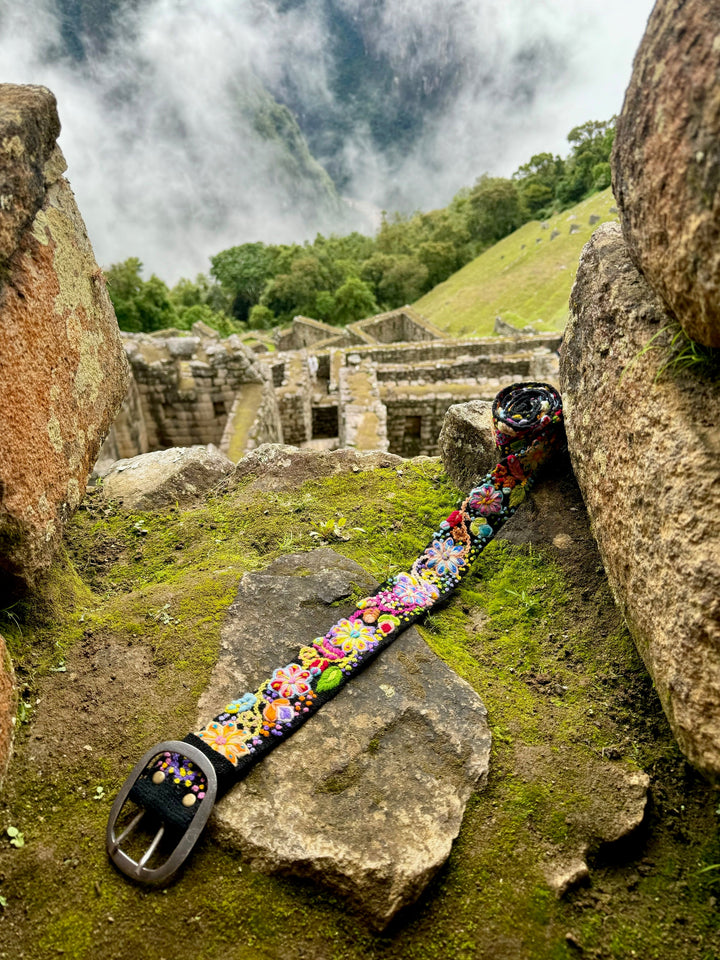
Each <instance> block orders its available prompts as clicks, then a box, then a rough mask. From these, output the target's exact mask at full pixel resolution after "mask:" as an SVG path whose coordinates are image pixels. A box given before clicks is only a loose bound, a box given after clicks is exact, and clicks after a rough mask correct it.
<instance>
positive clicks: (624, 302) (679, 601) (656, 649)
mask: <svg viewBox="0 0 720 960" xmlns="http://www.w3.org/2000/svg"><path fill="white" fill-rule="evenodd" d="M667 323H668V318H667V313H666V312H665V310H664V308H663V305H662V303H661V301H660V299H659V297H658V296H657V295H656V294H654V293H653V291H652V290H651V288H650V287H649V285H648V284H647V282H646V281H645V280H644V278H643V277H642V276H641V275H640V273H639V272H638V271H637V269H636V268H635V267H634V266H633V264H632V262H631V261H630V257H629V254H628V249H627V246H626V244H625V242H624V240H623V238H622V234H621V232H620V228H619V226H617V225H615V224H604V225H603V226H601V227H600V228H599V229H598V230H597V232H596V233H595V234H594V236H593V238H592V240H591V241H590V242H589V243H588V244H587V245H586V247H585V249H584V251H583V254H582V258H581V260H580V265H579V268H578V273H577V279H576V282H575V286H574V288H573V292H572V296H571V320H570V322H569V324H568V327H567V330H566V334H565V343H564V349H563V354H562V360H561V379H562V389H563V402H564V407H565V418H566V425H567V435H568V443H569V447H570V455H571V459H572V462H573V466H574V469H575V474H576V476H577V479H578V483H579V485H580V488H581V490H582V493H583V497H584V499H585V503H586V505H587V508H588V512H589V514H590V518H591V522H592V527H593V532H594V535H595V537H596V539H597V542H598V545H599V548H600V552H601V554H602V558H603V562H604V565H605V569H606V571H607V575H608V580H609V582H610V586H611V588H612V590H613V593H614V595H615V597H616V599H617V602H618V603H619V604H620V607H621V609H622V611H623V614H624V616H625V618H626V620H627V623H628V626H629V628H630V631H631V633H632V635H633V637H634V639H635V642H636V644H637V647H638V650H639V651H640V654H641V656H642V657H643V659H644V661H645V663H646V665H647V667H648V670H649V671H650V673H651V675H652V677H653V680H654V682H655V685H656V687H657V689H658V692H659V694H660V699H661V701H662V703H663V707H664V709H665V711H666V713H667V716H668V719H669V721H670V725H671V727H672V729H673V731H674V733H675V736H676V737H677V739H678V742H679V744H680V746H681V748H682V749H683V751H684V752H685V754H686V755H687V757H688V759H689V760H690V761H691V762H692V763H693V764H694V765H695V766H697V767H698V768H699V769H700V770H702V771H703V772H704V773H705V774H707V775H708V776H710V777H712V778H720V696H718V691H720V504H719V502H718V496H717V491H718V487H719V484H718V463H719V462H720V439H719V438H718V432H717V424H718V422H720V393H719V392H718V384H717V378H716V377H715V378H712V377H705V378H703V376H702V375H697V374H696V375H691V374H690V373H689V372H683V373H682V374H673V375H670V374H668V373H666V374H664V375H662V376H661V377H659V378H657V372H658V369H659V367H660V366H661V364H662V362H663V359H666V358H667V353H666V351H665V349H664V348H663V347H661V346H659V345H660V344H662V342H663V341H662V338H661V337H659V338H658V339H657V340H656V341H655V343H656V344H658V348H657V349H649V350H646V351H644V348H645V347H646V346H647V344H648V342H649V341H650V339H651V338H652V337H653V336H654V335H655V334H657V333H658V331H659V330H660V329H661V328H662V327H664V326H665V325H666V324H667ZM643 351H644V352H643Z"/></svg>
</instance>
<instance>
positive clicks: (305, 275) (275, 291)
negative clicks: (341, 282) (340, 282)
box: [261, 252, 333, 322]
mask: <svg viewBox="0 0 720 960" xmlns="http://www.w3.org/2000/svg"><path fill="white" fill-rule="evenodd" d="M332 286H333V284H332V278H331V276H330V274H329V271H328V270H326V269H325V268H324V266H323V264H321V263H320V261H319V260H318V258H317V257H315V256H312V255H310V254H308V253H307V252H304V253H303V255H302V256H298V257H296V258H295V259H294V260H293V261H292V264H291V266H290V270H289V272H288V273H279V274H277V276H275V277H274V279H273V280H272V281H271V282H270V284H269V286H268V287H267V289H266V291H265V293H264V294H263V296H262V301H261V302H262V303H263V304H264V305H265V306H266V307H269V308H270V309H271V310H272V311H273V313H274V314H276V316H277V317H278V319H279V320H280V321H281V322H289V321H290V320H292V318H293V317H294V316H296V315H297V314H305V315H306V316H310V317H312V316H314V315H315V313H316V312H317V295H318V293H319V292H320V291H321V290H328V289H330V288H332Z"/></svg>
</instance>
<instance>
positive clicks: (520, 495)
mask: <svg viewBox="0 0 720 960" xmlns="http://www.w3.org/2000/svg"><path fill="white" fill-rule="evenodd" d="M524 499H525V488H524V487H515V489H514V490H513V492H512V493H511V494H510V506H511V507H516V506H517V505H518V504H519V503H522V502H523V500H524Z"/></svg>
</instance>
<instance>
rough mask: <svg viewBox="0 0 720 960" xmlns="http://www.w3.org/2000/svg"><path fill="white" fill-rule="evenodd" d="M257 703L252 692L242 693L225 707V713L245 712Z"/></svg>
mask: <svg viewBox="0 0 720 960" xmlns="http://www.w3.org/2000/svg"><path fill="white" fill-rule="evenodd" d="M256 703H257V697H256V696H255V694H254V693H244V694H243V695H242V696H241V697H240V698H239V699H237V700H233V701H232V703H229V704H228V705H227V706H226V707H225V712H226V713H245V712H246V711H247V710H252V708H253V707H254V706H255V704H256Z"/></svg>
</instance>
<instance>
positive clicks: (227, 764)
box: [107, 382, 564, 883]
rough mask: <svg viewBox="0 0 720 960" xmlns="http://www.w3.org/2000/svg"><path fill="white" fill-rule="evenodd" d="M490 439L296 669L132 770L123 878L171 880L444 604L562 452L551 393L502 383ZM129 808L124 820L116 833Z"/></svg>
mask: <svg viewBox="0 0 720 960" xmlns="http://www.w3.org/2000/svg"><path fill="white" fill-rule="evenodd" d="M493 433H494V437H495V442H496V445H497V447H498V453H499V456H500V459H499V461H498V463H497V465H496V466H495V467H494V468H493V470H491V471H490V473H488V474H487V476H486V477H485V478H484V479H483V480H482V481H481V482H480V483H479V484H478V485H477V486H476V487H474V488H473V489H472V490H471V491H470V492H469V494H468V495H467V497H466V498H465V499H464V500H463V502H462V504H461V505H460V506H459V507H458V509H457V510H453V511H452V512H451V513H450V514H449V516H448V517H446V518H445V519H444V520H442V521H441V522H440V523H439V525H438V528H437V530H436V531H435V532H434V533H433V535H432V538H431V540H430V542H429V543H428V545H427V546H426V547H425V549H424V550H423V552H422V553H421V554H420V556H419V557H418V558H417V560H416V561H415V562H414V563H413V565H412V567H411V568H410V569H409V570H408V571H407V572H406V573H399V574H395V575H394V576H392V577H390V578H389V579H388V580H386V581H385V583H383V584H382V585H381V586H380V587H379V588H378V589H377V590H376V592H375V593H374V594H373V595H372V596H371V597H366V598H365V599H363V600H361V601H360V602H359V603H358V604H357V607H356V609H355V611H354V612H353V613H351V614H350V615H349V616H348V617H344V618H342V619H341V620H339V621H338V622H337V623H336V624H334V625H333V626H332V627H331V628H330V630H328V631H327V633H325V634H324V635H323V636H321V637H315V638H314V639H312V640H310V641H309V643H308V645H307V646H303V647H301V648H300V650H299V651H298V655H297V657H296V659H295V661H294V662H293V663H289V664H284V665H282V666H279V667H278V668H277V669H276V670H275V671H274V672H273V674H272V676H271V677H269V678H266V679H264V680H263V681H262V683H260V684H259V686H258V687H257V689H256V690H253V691H247V692H245V693H243V694H242V695H240V696H239V697H238V698H237V699H235V700H233V701H231V702H230V703H228V704H226V706H225V708H224V709H223V710H222V711H221V712H220V713H218V714H217V715H216V716H215V717H214V718H213V719H212V720H211V721H210V722H209V723H208V724H206V725H205V726H204V727H203V728H202V730H199V731H197V732H195V733H190V734H188V736H187V737H185V739H184V740H182V741H168V742H165V743H160V744H156V745H155V746H154V747H152V748H151V749H150V750H149V751H148V752H147V753H146V754H145V756H144V757H143V758H142V759H141V760H140V761H139V762H138V763H137V764H136V766H135V768H134V769H133V771H132V773H131V774H130V776H129V777H128V779H127V780H126V782H125V785H124V786H123V788H122V790H121V791H120V793H119V794H118V797H117V799H116V800H115V803H114V804H113V807H112V810H111V813H110V819H109V822H108V828H107V847H108V853H109V855H110V857H111V859H112V860H113V862H114V863H115V864H116V866H117V867H118V868H119V869H120V870H122V872H123V873H125V874H126V875H127V876H129V877H131V878H132V879H134V880H136V881H138V882H141V883H164V882H167V881H168V880H169V879H170V878H171V877H172V875H173V874H174V873H175V871H176V870H177V868H178V867H179V866H180V864H181V863H182V862H183V861H184V860H185V858H186V857H187V855H188V853H189V852H190V850H191V849H192V847H193V846H194V844H195V843H196V841H197V839H198V837H199V836H200V834H201V832H202V830H203V828H204V826H205V824H206V822H207V819H208V817H209V815H210V812H211V809H212V806H213V804H214V802H215V801H216V800H217V799H218V798H220V797H221V796H222V795H223V794H224V793H226V792H227V791H228V790H229V789H230V788H231V787H232V786H233V785H234V784H236V783H237V782H238V781H239V780H241V779H242V778H243V777H244V776H246V774H247V773H248V771H249V770H251V769H252V767H253V766H254V765H255V764H256V763H258V762H259V761H260V760H262V759H263V757H264V756H265V755H266V754H267V753H269V752H270V751H271V750H272V749H274V748H275V747H277V746H278V745H279V744H281V743H282V742H283V741H285V740H287V738H288V737H289V736H291V735H292V734H293V733H294V732H295V730H297V729H298V728H299V727H300V726H302V724H303V723H305V722H306V721H307V720H309V719H310V717H312V715H313V714H314V713H316V712H317V711H318V710H319V709H320V708H321V707H322V706H323V704H324V703H326V702H327V701H328V700H330V699H332V698H333V697H334V696H336V695H337V694H338V693H339V692H340V690H342V688H343V687H344V686H345V684H346V683H348V682H349V681H350V680H351V679H352V677H353V676H354V675H355V674H356V673H358V671H360V670H361V669H362V668H363V667H365V666H367V664H368V663H370V662H371V661H372V660H373V659H374V658H375V657H376V656H377V655H378V654H379V653H381V652H382V650H384V649H385V647H387V646H389V645H390V644H391V643H392V642H393V641H394V640H395V639H396V637H397V636H398V635H399V634H400V633H401V631H403V630H405V629H406V628H407V627H409V626H410V625H411V624H413V623H415V622H416V621H417V620H419V619H421V618H422V617H423V616H424V615H425V614H427V613H428V612H429V611H431V610H433V609H436V608H437V607H439V606H440V605H441V604H443V603H444V602H445V601H446V600H447V599H448V597H449V596H450V594H451V593H452V592H453V591H454V590H455V588H456V587H457V586H458V584H459V583H460V582H461V580H462V579H463V578H464V577H465V576H466V575H467V574H468V572H469V571H470V569H471V567H472V564H473V561H474V560H475V559H476V557H477V556H478V554H479V553H480V552H481V551H482V550H483V549H484V547H485V546H486V544H487V543H489V542H490V540H491V539H492V538H493V537H494V535H495V534H496V533H497V531H498V530H499V529H500V527H501V526H502V525H503V524H504V523H505V521H506V520H508V519H509V518H510V517H511V516H512V515H513V514H514V513H515V511H516V509H517V508H518V506H519V505H520V504H521V503H522V501H523V500H524V499H525V497H526V495H527V493H528V491H529V489H530V488H531V487H532V485H533V483H534V481H535V478H536V475H537V472H538V470H539V468H540V467H541V466H542V464H543V463H545V461H546V460H547V459H548V457H549V456H550V455H551V454H552V453H553V452H554V451H555V450H557V449H558V448H560V447H561V446H563V444H564V429H563V417H562V404H561V401H560V396H559V394H558V393H557V391H556V390H555V389H554V388H553V387H551V386H550V385H548V384H545V383H535V382H529V383H518V384H513V385H512V386H510V387H507V388H506V389H504V390H502V391H501V392H500V393H499V394H498V395H497V397H496V399H495V401H494V403H493ZM131 808H132V815H131V819H129V821H128V822H127V825H125V826H123V827H120V826H119V823H120V820H121V819H124V818H126V817H127V814H129V813H130V810H131ZM146 826H150V828H151V832H152V833H153V837H152V841H151V843H150V845H149V846H148V847H147V849H145V850H143V851H142V853H141V855H139V856H138V857H137V859H136V858H135V857H134V856H133V855H131V852H130V850H129V848H130V847H131V846H132V842H133V840H134V834H135V833H136V831H138V830H139V829H140V828H141V827H142V829H144V828H145V827H146ZM126 848H127V849H126ZM165 854H167V855H165ZM153 864H156V865H153Z"/></svg>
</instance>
